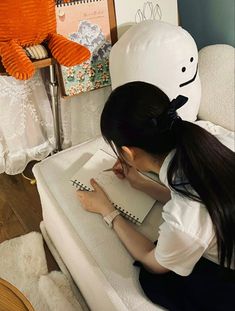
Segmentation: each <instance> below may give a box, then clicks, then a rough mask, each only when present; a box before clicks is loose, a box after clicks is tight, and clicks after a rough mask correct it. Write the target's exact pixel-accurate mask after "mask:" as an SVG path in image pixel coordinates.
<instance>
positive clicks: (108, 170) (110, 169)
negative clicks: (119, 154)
mask: <svg viewBox="0 0 235 311" xmlns="http://www.w3.org/2000/svg"><path fill="white" fill-rule="evenodd" d="M112 170H113V168H108V169H107V170H103V172H111V171H112Z"/></svg>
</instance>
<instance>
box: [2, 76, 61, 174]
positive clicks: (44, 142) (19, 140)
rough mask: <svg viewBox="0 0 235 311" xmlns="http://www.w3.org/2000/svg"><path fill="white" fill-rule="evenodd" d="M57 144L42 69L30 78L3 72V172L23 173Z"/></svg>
mask: <svg viewBox="0 0 235 311" xmlns="http://www.w3.org/2000/svg"><path fill="white" fill-rule="evenodd" d="M54 145H55V140H54V129H53V118H52V112H51V107H50V102H49V100H48V96H47V93H46V91H45V87H44V83H43V80H42V77H41V75H40V73H39V72H37V73H36V74H35V75H34V77H33V78H32V79H30V80H27V81H19V80H16V79H14V78H12V77H3V76H0V173H3V172H6V173H7V174H11V175H13V174H18V173H21V172H22V171H23V170H24V168H25V167H26V165H27V163H28V162H30V161H31V160H42V159H43V158H45V157H46V156H47V155H48V154H49V153H50V152H51V151H52V150H53V149H54Z"/></svg>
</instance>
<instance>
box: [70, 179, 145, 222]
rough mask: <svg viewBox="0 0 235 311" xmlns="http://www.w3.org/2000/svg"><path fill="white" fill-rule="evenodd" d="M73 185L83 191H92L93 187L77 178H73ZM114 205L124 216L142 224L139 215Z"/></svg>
mask: <svg viewBox="0 0 235 311" xmlns="http://www.w3.org/2000/svg"><path fill="white" fill-rule="evenodd" d="M71 182H72V185H73V186H74V187H76V188H78V189H80V190H83V191H92V189H91V188H89V187H87V186H86V185H84V184H82V183H81V182H80V181H78V180H77V179H75V180H71ZM112 204H113V206H114V207H115V208H116V209H117V210H119V212H120V213H121V214H122V216H123V217H125V218H126V219H128V220H130V221H131V222H133V223H134V224H141V223H140V221H139V218H138V217H135V216H134V215H132V214H131V213H129V212H127V211H126V210H125V209H124V208H122V207H121V206H118V205H117V204H114V203H112Z"/></svg>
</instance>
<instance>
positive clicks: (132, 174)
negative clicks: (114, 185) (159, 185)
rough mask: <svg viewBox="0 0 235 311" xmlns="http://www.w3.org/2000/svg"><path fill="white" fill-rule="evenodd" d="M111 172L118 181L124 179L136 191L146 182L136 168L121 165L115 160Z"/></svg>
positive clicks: (124, 164)
mask: <svg viewBox="0 0 235 311" xmlns="http://www.w3.org/2000/svg"><path fill="white" fill-rule="evenodd" d="M113 172H114V174H115V175H116V176H117V177H118V178H120V179H124V178H126V179H127V180H128V181H129V183H130V184H131V186H132V187H133V188H136V189H140V188H141V186H142V184H143V183H144V182H145V181H146V179H145V178H144V177H143V176H141V175H140V173H139V172H138V171H137V169H136V168H134V167H132V166H129V165H128V164H126V163H124V162H123V163H121V162H120V160H117V162H116V163H115V164H114V166H113Z"/></svg>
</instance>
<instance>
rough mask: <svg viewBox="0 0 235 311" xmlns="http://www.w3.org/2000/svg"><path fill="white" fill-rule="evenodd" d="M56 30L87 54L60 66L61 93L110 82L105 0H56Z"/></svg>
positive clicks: (108, 30) (76, 91)
mask: <svg viewBox="0 0 235 311" xmlns="http://www.w3.org/2000/svg"><path fill="white" fill-rule="evenodd" d="M56 23H57V33H59V34H61V35H63V36H65V37H66V38H67V39H70V40H71V41H74V42H77V43H79V44H81V45H83V46H86V47H87V48H88V49H89V50H90V52H91V58H90V59H89V60H87V61H85V62H84V63H82V64H80V65H77V66H73V67H65V66H60V84H61V87H62V93H63V95H65V96H73V95H77V94H80V93H83V92H88V91H91V90H94V89H99V88H101V87H105V86H108V85H110V83H111V81H110V74H109V53H110V50H111V31H110V23H111V22H110V9H109V6H108V1H107V0H96V1H94V0H86V1H84V0H76V1H73V0H70V1H69V2H64V1H63V0H56Z"/></svg>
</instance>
